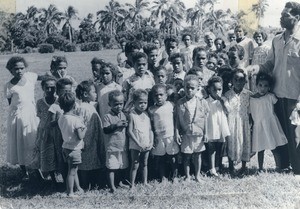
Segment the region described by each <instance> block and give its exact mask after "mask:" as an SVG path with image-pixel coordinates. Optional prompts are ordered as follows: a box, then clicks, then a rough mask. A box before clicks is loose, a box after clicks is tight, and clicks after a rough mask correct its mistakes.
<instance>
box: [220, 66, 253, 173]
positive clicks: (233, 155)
mask: <svg viewBox="0 0 300 209" xmlns="http://www.w3.org/2000/svg"><path fill="white" fill-rule="evenodd" d="M231 82H232V88H231V89H230V90H229V91H227V92H226V93H225V94H224V96H225V98H226V100H227V102H226V103H225V105H226V107H227V110H228V116H227V117H228V125H229V130H230V133H231V140H229V141H227V149H228V150H227V152H228V158H229V170H230V172H232V173H233V172H234V167H233V162H234V161H236V162H240V161H242V170H241V171H244V170H245V169H246V163H247V162H249V161H250V156H251V133H250V123H249V101H250V96H251V92H250V91H249V90H247V89H245V88H244V86H245V84H246V82H247V75H246V73H245V72H244V71H243V70H242V69H236V70H235V71H234V72H233V76H232V81H231Z"/></svg>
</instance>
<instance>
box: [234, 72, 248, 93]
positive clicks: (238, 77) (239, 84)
mask: <svg viewBox="0 0 300 209" xmlns="http://www.w3.org/2000/svg"><path fill="white" fill-rule="evenodd" d="M245 84H246V78H245V76H244V74H243V73H240V72H238V73H236V74H235V75H234V76H233V79H232V85H233V88H234V89H235V90H237V91H241V90H242V89H243V88H244V86H245Z"/></svg>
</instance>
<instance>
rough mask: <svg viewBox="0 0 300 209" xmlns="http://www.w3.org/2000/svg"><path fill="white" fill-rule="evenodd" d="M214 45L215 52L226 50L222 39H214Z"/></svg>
mask: <svg viewBox="0 0 300 209" xmlns="http://www.w3.org/2000/svg"><path fill="white" fill-rule="evenodd" d="M214 44H215V47H216V50H217V51H222V50H224V49H225V48H226V44H225V41H224V40H223V39H222V38H216V39H215V41H214Z"/></svg>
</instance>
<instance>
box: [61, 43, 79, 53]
mask: <svg viewBox="0 0 300 209" xmlns="http://www.w3.org/2000/svg"><path fill="white" fill-rule="evenodd" d="M61 50H62V51H64V52H75V51H76V44H74V43H67V44H65V45H64V46H62V47H61Z"/></svg>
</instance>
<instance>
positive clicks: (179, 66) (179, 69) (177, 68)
mask: <svg viewBox="0 0 300 209" xmlns="http://www.w3.org/2000/svg"><path fill="white" fill-rule="evenodd" d="M169 60H170V62H171V63H172V66H173V72H172V73H171V74H170V76H169V80H168V83H170V84H174V80H175V79H181V80H183V79H184V77H185V58H184V55H183V54H182V53H173V54H171V56H170V58H169Z"/></svg>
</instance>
